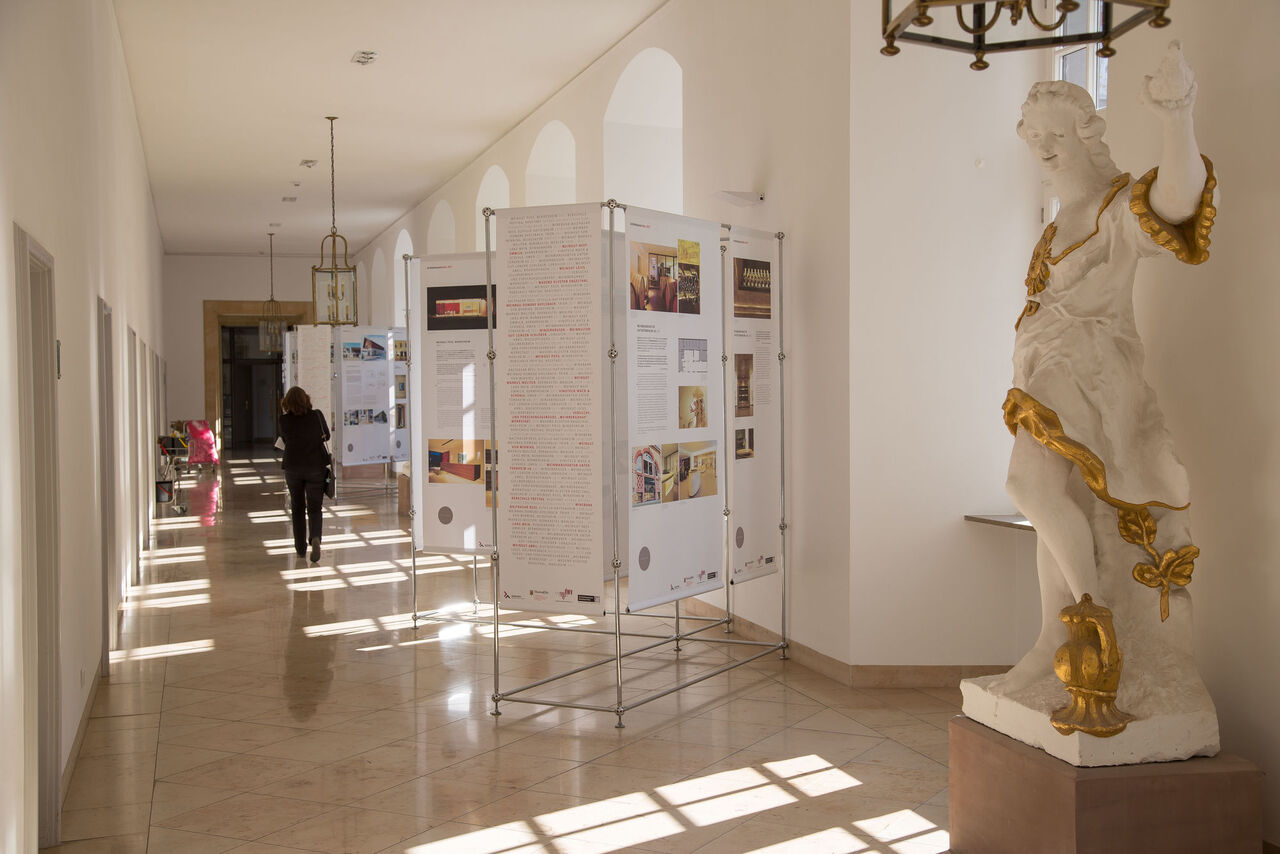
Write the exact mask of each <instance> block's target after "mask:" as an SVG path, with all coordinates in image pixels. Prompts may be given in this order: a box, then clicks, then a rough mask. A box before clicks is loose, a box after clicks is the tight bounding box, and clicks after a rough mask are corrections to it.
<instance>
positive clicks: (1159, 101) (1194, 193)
mask: <svg viewBox="0 0 1280 854" xmlns="http://www.w3.org/2000/svg"><path fill="white" fill-rule="evenodd" d="M1141 97H1142V102H1143V103H1144V104H1146V105H1147V106H1148V107H1149V108H1150V109H1151V111H1152V112H1153V113H1155V114H1156V115H1157V116H1159V117H1160V123H1161V125H1162V130H1163V141H1164V147H1163V151H1162V153H1161V156H1160V171H1159V173H1158V174H1157V176H1156V180H1155V183H1154V184H1153V185H1152V187H1151V207H1152V209H1153V210H1154V211H1155V212H1156V213H1157V214H1158V215H1159V216H1160V217H1161V218H1162V219H1164V220H1166V221H1168V222H1170V223H1175V224H1176V223H1181V222H1185V221H1186V220H1188V219H1190V218H1191V217H1192V216H1194V215H1195V213H1196V211H1197V210H1198V209H1199V207H1200V198H1201V194H1202V192H1203V191H1204V186H1205V179H1206V172H1205V165H1204V160H1203V159H1202V158H1201V156H1200V147H1199V146H1198V145H1197V144H1196V130H1195V123H1194V121H1193V119H1192V115H1191V113H1192V109H1193V108H1194V107H1195V103H1196V78H1195V74H1193V73H1192V71H1191V67H1190V66H1189V65H1187V61H1186V59H1185V58H1184V57H1183V55H1182V44H1181V42H1178V41H1172V42H1170V43H1169V49H1168V50H1167V51H1166V52H1165V55H1164V59H1162V60H1161V62H1160V67H1159V68H1157V69H1156V71H1155V73H1154V74H1150V75H1148V76H1147V77H1146V78H1144V80H1143V84H1142V95H1141Z"/></svg>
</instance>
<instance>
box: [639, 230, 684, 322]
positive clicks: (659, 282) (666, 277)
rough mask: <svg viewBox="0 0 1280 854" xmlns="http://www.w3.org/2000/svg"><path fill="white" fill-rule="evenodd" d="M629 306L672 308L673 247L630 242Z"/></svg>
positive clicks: (674, 268)
mask: <svg viewBox="0 0 1280 854" xmlns="http://www.w3.org/2000/svg"><path fill="white" fill-rule="evenodd" d="M630 269H631V309H632V310H633V311H670V312H674V311H675V310H676V305H677V303H678V298H677V296H676V249H675V247H674V246H659V245H657V244H654V243H632V244H631V264H630Z"/></svg>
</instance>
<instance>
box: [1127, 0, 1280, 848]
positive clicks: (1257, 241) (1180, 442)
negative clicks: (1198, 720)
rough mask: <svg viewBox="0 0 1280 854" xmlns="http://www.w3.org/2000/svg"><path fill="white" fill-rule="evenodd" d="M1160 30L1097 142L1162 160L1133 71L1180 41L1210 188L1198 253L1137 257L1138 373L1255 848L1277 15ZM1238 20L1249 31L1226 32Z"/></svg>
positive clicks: (1267, 10) (1265, 590)
mask: <svg viewBox="0 0 1280 854" xmlns="http://www.w3.org/2000/svg"><path fill="white" fill-rule="evenodd" d="M1170 17H1171V18H1172V19H1173V24H1172V26H1170V27H1168V28H1167V29H1165V30H1162V31H1159V32H1156V31H1151V30H1149V29H1147V28H1145V27H1143V28H1141V29H1139V30H1138V31H1136V32H1134V33H1133V34H1132V35H1128V36H1125V38H1124V40H1123V42H1118V43H1117V46H1118V48H1119V51H1120V52H1119V55H1118V56H1117V57H1116V58H1115V59H1113V60H1112V61H1111V67H1112V71H1111V75H1112V76H1111V89H1110V97H1111V107H1110V109H1109V110H1108V112H1109V113H1110V116H1109V128H1108V134H1107V136H1108V138H1109V140H1110V143H1111V151H1112V154H1114V155H1115V158H1116V162H1117V163H1118V164H1119V165H1120V168H1121V169H1124V170H1127V171H1130V172H1132V173H1133V174H1134V175H1135V177H1136V176H1138V175H1141V174H1142V173H1143V172H1145V171H1146V170H1147V169H1149V168H1150V167H1151V166H1154V165H1155V164H1156V163H1157V161H1158V158H1159V152H1160V138H1159V132H1158V125H1157V124H1156V119H1155V118H1154V117H1153V116H1150V115H1149V114H1148V113H1147V111H1146V110H1145V109H1144V108H1142V107H1141V106H1139V105H1138V103H1137V97H1136V93H1137V92H1138V91H1139V87H1140V86H1141V81H1142V75H1144V74H1150V73H1151V72H1152V70H1153V69H1154V68H1155V67H1156V66H1157V65H1158V64H1159V61H1160V58H1161V56H1162V54H1163V51H1164V49H1165V45H1166V44H1167V43H1168V41H1169V39H1175V38H1176V39H1181V40H1182V43H1183V47H1184V52H1185V54H1186V56H1187V60H1188V62H1190V64H1191V66H1192V68H1193V69H1194V70H1195V72H1196V75H1197V78H1198V80H1199V99H1198V102H1197V104H1196V134H1197V137H1198V138H1199V141H1200V147H1201V149H1202V150H1203V151H1204V153H1205V154H1206V155H1208V157H1209V158H1210V159H1211V160H1212V161H1213V163H1214V167H1215V171H1216V172H1217V175H1218V181H1219V193H1220V197H1219V202H1218V218H1217V221H1216V223H1215V225H1214V228H1213V234H1212V240H1213V243H1212V246H1211V247H1210V250H1209V251H1210V258H1209V260H1208V261H1207V262H1206V263H1205V264H1204V265H1202V266H1199V267H1188V266H1186V265H1184V264H1180V263H1178V262H1176V261H1173V260H1172V259H1170V260H1167V261H1164V260H1162V261H1160V262H1154V261H1151V262H1146V263H1145V264H1144V265H1143V266H1142V267H1141V269H1140V271H1139V274H1138V285H1137V288H1136V296H1135V301H1136V305H1137V312H1138V325H1139V330H1140V332H1141V333H1142V337H1143V339H1144V340H1145V342H1146V345H1147V376H1148V378H1149V379H1150V381H1151V384H1152V386H1153V387H1154V388H1155V390H1156V393H1157V394H1158V395H1159V397H1160V403H1161V405H1162V406H1163V408H1164V411H1165V414H1166V417H1167V419H1168V422H1169V428H1170V430H1171V431H1172V432H1173V436H1174V440H1175V442H1176V443H1177V448H1178V453H1179V455H1180V456H1181V458H1182V460H1183V462H1184V463H1186V466H1187V470H1188V472H1189V473H1190V476H1191V501H1192V506H1191V514H1192V515H1191V524H1192V535H1193V537H1194V539H1195V542H1196V544H1197V545H1198V546H1199V547H1200V550H1201V556H1200V558H1199V559H1198V560H1197V561H1196V571H1195V577H1194V579H1193V581H1192V583H1191V586H1190V587H1189V588H1187V589H1188V590H1190V591H1191V594H1192V596H1193V597H1194V598H1195V604H1196V612H1195V622H1196V635H1197V654H1198V656H1199V661H1200V669H1201V671H1202V672H1203V674H1204V677H1205V681H1206V682H1207V683H1208V686H1209V690H1210V692H1211V693H1212V694H1213V698H1214V702H1215V703H1216V704H1217V707H1218V718H1219V723H1220V725H1221V730H1222V746H1223V749H1224V750H1227V751H1230V752H1233V753H1237V754H1239V755H1241V756H1244V757H1246V758H1248V759H1251V760H1252V761H1254V762H1256V763H1257V764H1258V765H1260V766H1261V767H1262V769H1263V771H1265V772H1266V773H1267V784H1266V785H1267V801H1266V805H1267V807H1268V819H1267V821H1268V824H1267V833H1266V834H1265V836H1266V838H1267V839H1269V840H1272V841H1273V842H1280V781H1277V779H1276V778H1277V776H1280V734H1277V731H1276V714H1277V710H1280V620H1277V618H1276V611H1277V608H1278V607H1280V493H1278V492H1277V488H1276V485H1277V484H1278V483H1280V442H1277V436H1278V435H1280V431H1278V426H1280V397H1278V396H1277V395H1276V394H1275V393H1274V388H1275V376H1276V366H1277V365H1280V338H1278V337H1277V335H1276V332H1275V326H1276V318H1277V317H1280V287H1278V286H1280V276H1278V275H1277V273H1276V262H1275V251H1274V246H1275V236H1274V228H1273V226H1272V222H1273V221H1274V219H1275V216H1276V211H1277V209H1280V166H1277V163H1276V154H1275V148H1276V146H1275V142H1274V141H1275V139H1276V136H1277V133H1280V67H1278V66H1277V64H1276V63H1275V61H1274V59H1273V56H1274V53H1275V50H1274V44H1273V42H1274V38H1273V36H1274V33H1275V32H1276V31H1277V30H1278V29H1280V4H1276V3H1274V2H1272V0H1241V2H1239V3H1234V4H1232V7H1231V14H1230V15H1223V14H1222V10H1219V9H1217V8H1216V4H1196V3H1178V4H1175V5H1174V7H1173V9H1172V11H1171V13H1170ZM1241 21H1244V22H1248V25H1247V26H1243V27H1241V26H1238V25H1237V24H1238V23H1239V22H1241Z"/></svg>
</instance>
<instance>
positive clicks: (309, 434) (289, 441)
mask: <svg viewBox="0 0 1280 854" xmlns="http://www.w3.org/2000/svg"><path fill="white" fill-rule="evenodd" d="M280 408H281V409H282V410H284V412H283V414H281V416H280V439H281V441H282V442H283V443H284V459H283V460H282V461H281V467H282V468H283V469H284V482H285V484H286V485H287V486H288V487H289V509H290V511H291V513H292V515H293V547H294V549H295V550H296V551H297V552H298V556H299V557H302V556H303V555H305V554H306V553H307V544H308V543H310V544H311V562H312V563H318V562H319V561H320V525H321V504H322V502H323V501H324V482H325V469H326V467H327V466H328V465H329V461H330V457H329V451H328V450H327V449H326V448H325V446H324V443H325V442H327V441H329V425H328V424H326V423H325V420H324V415H322V414H321V413H320V410H318V409H312V408H311V397H310V395H308V394H307V393H306V392H305V391H304V390H303V389H302V388H300V387H298V386H294V387H293V388H291V389H289V390H288V391H287V392H285V395H284V399H283V400H281V401H280ZM308 520H310V523H311V528H310V536H307V534H308V530H307V522H308Z"/></svg>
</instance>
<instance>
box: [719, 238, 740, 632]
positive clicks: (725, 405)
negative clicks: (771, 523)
mask: <svg viewBox="0 0 1280 854" xmlns="http://www.w3.org/2000/svg"><path fill="white" fill-rule="evenodd" d="M720 227H721V228H723V229H725V230H726V231H732V230H733V226H730V225H725V224H721V226H720ZM728 251H729V247H728V246H727V245H725V243H724V242H723V241H722V242H721V243H720V287H721V289H722V290H724V291H729V288H728V287H727V286H726V285H725V271H726V269H727V267H726V265H727V264H728ZM730 293H731V291H730ZM726 301H727V298H726V299H722V300H721V301H720V305H721V309H722V310H723V308H724V304H725V302H726ZM727 325H728V318H726V319H725V320H724V321H722V322H721V324H720V382H721V384H722V385H723V393H722V394H721V395H720V398H721V409H722V418H723V420H724V483H725V489H724V523H725V524H724V536H723V540H724V548H722V549H721V550H720V551H721V553H722V554H723V555H724V557H722V558H721V560H720V574H721V575H722V576H723V577H724V578H723V580H724V633H725V634H726V635H727V634H729V633H730V632H732V631H733V591H732V587H733V581H732V576H733V539H732V537H733V535H732V533H731V532H732V529H733V525H732V520H733V511H732V509H731V508H730V504H731V496H730V494H729V467H730V466H732V465H733V464H734V462H735V461H736V459H737V458H736V457H734V459H733V460H731V459H730V458H729V447H730V444H729V435H730V434H729V431H730V429H731V428H730V425H731V424H732V423H733V422H732V421H731V420H730V418H729V409H730V406H729V400H730V395H731V394H734V393H735V391H736V388H735V386H733V385H732V384H731V383H730V382H729V350H731V349H732V347H731V345H730V343H729V341H728V340H726V338H728V336H726V335H725V334H724V332H725V327H726V326H727Z"/></svg>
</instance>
